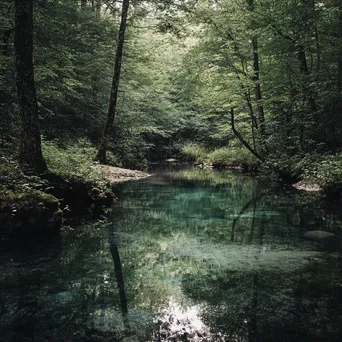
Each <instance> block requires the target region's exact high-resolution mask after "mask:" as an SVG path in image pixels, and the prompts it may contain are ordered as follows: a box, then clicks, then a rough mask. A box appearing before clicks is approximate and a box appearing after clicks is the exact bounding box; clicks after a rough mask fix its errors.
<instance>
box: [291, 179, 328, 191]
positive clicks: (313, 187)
mask: <svg viewBox="0 0 342 342" xmlns="http://www.w3.org/2000/svg"><path fill="white" fill-rule="evenodd" d="M293 187H294V188H296V189H297V190H301V191H308V192H320V191H322V188H321V187H320V186H319V185H318V184H313V183H312V184H311V183H305V182H303V181H300V182H298V183H296V184H293Z"/></svg>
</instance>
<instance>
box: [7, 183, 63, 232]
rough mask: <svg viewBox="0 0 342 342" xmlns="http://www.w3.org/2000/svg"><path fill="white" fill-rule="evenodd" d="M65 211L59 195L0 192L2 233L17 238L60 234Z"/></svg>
mask: <svg viewBox="0 0 342 342" xmlns="http://www.w3.org/2000/svg"><path fill="white" fill-rule="evenodd" d="M62 221H63V212H62V210H61V209H60V208H59V201H58V199H57V198H56V197H54V196H52V195H50V194H46V193H44V192H41V191H34V190H31V191H28V192H25V193H15V192H11V191H4V192H1V194H0V227H1V230H0V233H1V234H5V235H8V236H11V237H15V238H26V237H29V236H32V235H55V234H58V233H59V231H60V228H61V225H62Z"/></svg>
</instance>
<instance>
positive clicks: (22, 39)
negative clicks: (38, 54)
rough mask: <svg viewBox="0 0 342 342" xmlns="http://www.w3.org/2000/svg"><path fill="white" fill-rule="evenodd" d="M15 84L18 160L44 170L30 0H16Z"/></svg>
mask: <svg viewBox="0 0 342 342" xmlns="http://www.w3.org/2000/svg"><path fill="white" fill-rule="evenodd" d="M14 46H15V62H16V86H17V95H18V103H19V111H20V119H21V134H20V148H19V162H20V166H21V168H22V169H23V170H29V171H33V172H36V173H40V172H44V171H46V170H47V167H46V163H45V160H44V158H43V155H42V149H41V137H40V128H39V121H38V104H37V97H36V89H35V83H34V71H33V0H15V43H14Z"/></svg>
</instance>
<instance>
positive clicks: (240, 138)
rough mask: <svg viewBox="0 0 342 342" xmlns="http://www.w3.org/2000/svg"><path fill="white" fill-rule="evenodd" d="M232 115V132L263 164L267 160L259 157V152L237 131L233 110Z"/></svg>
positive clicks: (232, 110)
mask: <svg viewBox="0 0 342 342" xmlns="http://www.w3.org/2000/svg"><path fill="white" fill-rule="evenodd" d="M230 114H231V124H232V130H233V133H234V134H235V136H236V137H237V138H238V139H239V140H240V142H241V143H242V145H243V146H245V147H246V148H247V150H248V151H249V152H251V153H252V154H253V155H254V156H255V157H256V158H257V159H259V160H260V161H261V162H264V161H265V159H264V158H263V157H262V156H261V155H259V153H258V152H257V151H255V150H254V149H253V148H252V147H251V146H250V145H249V144H248V142H247V141H246V140H245V139H244V138H243V136H242V135H241V134H240V133H239V132H238V131H237V130H236V128H235V119H234V109H233V108H232V109H231V111H230Z"/></svg>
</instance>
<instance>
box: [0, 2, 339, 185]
mask: <svg viewBox="0 0 342 342" xmlns="http://www.w3.org/2000/svg"><path fill="white" fill-rule="evenodd" d="M29 2H30V1H29ZM125 3H126V5H127V7H126V10H127V9H128V11H127V18H126V20H127V22H125V23H124V24H125V25H124V26H125V27H124V28H125V32H124V33H125V34H124V36H123V35H122V36H121V38H122V42H121V43H122V44H120V43H119V41H120V34H119V33H120V32H121V31H120V30H121V29H122V27H123V26H122V17H123V11H122V9H123V6H124V4H125ZM15 12H16V11H15V6H14V3H13V1H11V0H1V13H0V15H1V27H0V30H1V31H0V35H1V39H0V44H1V49H0V50H1V56H0V67H1V75H0V101H1V117H2V120H1V125H0V130H1V131H0V132H1V149H2V151H3V155H4V156H5V157H6V158H8V157H9V155H11V156H13V155H14V156H15V154H16V152H14V151H17V146H18V145H19V136H20V123H19V122H20V115H19V107H20V106H19V107H18V102H17V95H16V84H15V74H16V73H17V74H18V70H16V68H15V63H14V60H15V59H14V56H15V55H16V49H15V44H14V42H15V39H14V37H15V32H16V29H15V20H14V19H15V16H14V14H15ZM33 22H34V28H33V32H32V33H33V57H34V58H33V60H34V78H35V88H36V92H37V101H38V102H37V103H38V109H39V125H40V129H41V134H42V137H43V153H44V149H45V151H47V152H46V153H49V152H48V148H47V147H49V148H51V146H53V147H57V148H63V147H64V148H65V146H70V144H73V145H75V144H76V145H75V146H80V147H81V146H82V145H84V144H86V146H94V147H96V148H97V147H98V146H99V144H100V140H101V137H103V129H104V126H105V121H106V117H107V114H108V113H109V112H110V110H109V111H108V104H109V103H110V102H109V94H110V93H111V94H112V95H113V88H112V91H111V84H112V82H113V84H114V83H115V82H114V81H113V72H114V64H115V62H116V61H117V59H116V57H118V55H120V53H119V54H118V51H119V50H120V49H121V52H122V56H121V60H120V71H121V73H119V74H118V75H117V76H118V80H120V83H119V84H117V101H116V100H115V106H114V110H112V112H113V113H112V114H113V118H114V116H115V118H114V122H113V123H112V124H110V125H109V128H110V129H109V130H107V133H106V134H107V135H108V137H107V138H108V139H107V140H108V142H107V147H108V151H109V153H108V154H107V162H109V163H112V164H115V165H121V166H125V167H130V168H140V169H141V168H144V167H145V165H146V161H159V160H163V159H166V158H170V157H180V156H183V157H184V156H187V157H190V158H194V159H197V160H198V161H208V162H212V163H214V164H216V165H227V164H245V165H249V166H251V167H252V165H253V167H258V165H260V164H263V165H264V166H263V167H264V168H265V169H272V170H277V172H279V173H280V174H283V175H287V176H289V177H290V178H291V177H292V178H296V179H297V178H300V177H302V176H303V174H304V173H305V172H309V173H310V172H311V173H310V174H311V176H312V175H314V174H315V173H319V174H320V175H322V174H324V177H325V178H326V174H327V173H329V175H330V173H332V174H333V175H330V176H331V177H332V178H336V177H337V178H338V177H340V171H338V170H340V166H341V165H340V164H341V158H340V154H339V153H340V152H341V147H342V134H341V130H340V127H342V117H341V109H342V38H341V36H342V1H341V0H326V1H316V0H308V1H306V0H296V1H292V0H284V1H281V2H279V1H274V0H262V1H260V0H217V1H214V0H197V1H195V0H189V1H185V0H178V1H177V0H164V1H154V0H150V1H141V0H133V1H129V4H128V1H114V0H113V1H108V0H96V1H87V0H84V1H76V0H60V1H57V0H56V1H54V0H35V1H33ZM120 23H121V26H120ZM119 31H120V32H119ZM123 43H124V44H123ZM120 45H121V48H120ZM119 52H120V51H119ZM115 70H116V71H115V72H114V78H115V73H116V74H117V68H116V67H115ZM112 109H113V108H112ZM108 115H109V114H108ZM107 126H108V123H107ZM107 128H108V127H107ZM21 134H23V133H22V132H21ZM44 146H45V147H44ZM94 157H95V156H94ZM48 159H49V157H48ZM322 160H324V161H325V164H324V165H326V166H325V169H324V168H323V169H322V168H320V166H319V165H320V162H321V161H322ZM313 162H316V163H317V165H316V167H312V170H311V171H308V166H312V165H313ZM318 164H319V165H318ZM319 168H320V169H319ZM304 171H305V172H304Z"/></svg>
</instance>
